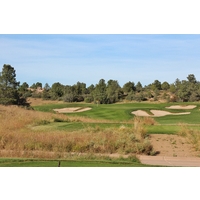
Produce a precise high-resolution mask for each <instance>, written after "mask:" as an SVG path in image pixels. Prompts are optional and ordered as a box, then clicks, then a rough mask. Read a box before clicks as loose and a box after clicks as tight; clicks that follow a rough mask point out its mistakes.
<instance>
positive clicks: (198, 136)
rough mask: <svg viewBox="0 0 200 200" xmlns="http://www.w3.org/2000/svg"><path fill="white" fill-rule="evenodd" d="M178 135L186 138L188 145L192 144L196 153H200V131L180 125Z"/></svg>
mask: <svg viewBox="0 0 200 200" xmlns="http://www.w3.org/2000/svg"><path fill="white" fill-rule="evenodd" d="M179 127H180V130H179V131H178V133H177V134H178V135H179V136H182V137H185V138H186V139H187V141H188V143H190V144H192V145H193V147H194V149H195V150H196V151H200V131H199V130H194V129H190V128H189V127H188V125H187V124H179Z"/></svg>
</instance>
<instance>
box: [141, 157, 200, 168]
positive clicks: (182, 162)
mask: <svg viewBox="0 0 200 200" xmlns="http://www.w3.org/2000/svg"><path fill="white" fill-rule="evenodd" d="M138 158H139V159H140V161H141V163H142V164H149V165H162V166H172V167H173V166H174V167H175V166H176V167H200V158H194V157H168V156H143V155H140V156H138Z"/></svg>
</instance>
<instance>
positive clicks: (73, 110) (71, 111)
mask: <svg viewBox="0 0 200 200" xmlns="http://www.w3.org/2000/svg"><path fill="white" fill-rule="evenodd" d="M53 110H54V111H55V112H58V113H74V112H76V113H77V112H84V111H87V110H91V108H81V107H75V108H61V109H53Z"/></svg>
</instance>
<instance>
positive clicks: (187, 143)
mask: <svg viewBox="0 0 200 200" xmlns="http://www.w3.org/2000/svg"><path fill="white" fill-rule="evenodd" d="M29 102H30V104H31V106H32V108H33V110H26V109H24V108H20V107H17V106H0V124H1V126H0V156H1V158H2V159H1V160H0V163H1V164H0V166H12V163H15V164H13V165H14V166H16V165H17V164H16V163H20V164H19V166H27V165H29V164H27V163H29V162H30V160H31V159H33V160H34V159H36V160H38V159H42V161H41V162H43V164H42V165H45V164H44V163H48V162H50V161H49V160H52V162H54V164H55V163H56V164H55V165H56V166H57V161H58V160H62V163H63V164H64V163H66V162H65V160H68V162H67V163H68V164H64V165H63V166H69V165H70V164H69V163H74V162H75V163H76V164H74V166H77V165H78V166H93V165H95V166H124V165H125V166H143V165H142V164H141V163H140V161H139V160H138V159H137V155H140V154H145V155H149V156H159V155H167V156H175V157H178V156H181V157H183V156H186V157H187V156H193V157H197V156H199V155H200V121H199V117H200V103H198V102H195V103H156V102H154V103H149V102H146V103H144V102H141V103H136V102H135V103H116V104H106V105H105V104H100V105H99V104H93V103H92V104H90V103H64V102H62V101H44V100H41V99H33V98H31V99H29ZM59 111H61V112H59ZM64 111H65V112H64ZM139 111H140V112H139ZM155 111H157V114H158V113H159V115H160V116H155V113H156V112H155ZM162 112H163V113H165V114H167V115H164V114H163V113H162ZM139 113H140V114H139ZM141 113H143V114H144V113H146V116H144V115H141ZM6 158H9V159H14V161H16V159H17V162H11V164H9V163H10V161H8V160H7V159H6ZM18 159H19V160H20V159H21V160H20V161H23V162H18ZM24 159H29V160H25V161H26V162H25V161H24ZM84 162H86V163H88V164H83V163H84ZM91 162H92V163H93V164H91ZM22 163H23V164H24V165H23V164H22ZM36 163H37V162H36ZM81 163H82V164H81ZM100 163H101V164H100ZM102 163H104V164H102ZM116 163H118V164H116ZM54 164H46V166H52V165H54ZM35 165H37V164H35ZM38 165H39V164H38ZM72 165H73V164H72Z"/></svg>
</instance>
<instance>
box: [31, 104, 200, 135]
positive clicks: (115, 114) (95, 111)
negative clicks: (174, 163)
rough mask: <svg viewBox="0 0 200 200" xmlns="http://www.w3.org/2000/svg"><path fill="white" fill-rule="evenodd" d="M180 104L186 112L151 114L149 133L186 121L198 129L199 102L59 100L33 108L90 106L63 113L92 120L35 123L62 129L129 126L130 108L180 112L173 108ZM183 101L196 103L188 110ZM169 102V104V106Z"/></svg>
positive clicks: (172, 130) (174, 128) (173, 128)
mask: <svg viewBox="0 0 200 200" xmlns="http://www.w3.org/2000/svg"><path fill="white" fill-rule="evenodd" d="M178 105H181V106H182V107H183V108H182V109H181V113H184V112H185V113H187V112H188V111H189V112H190V114H187V115H167V116H161V117H154V118H153V119H154V120H155V121H156V123H155V124H154V125H153V126H146V129H147V131H148V133H149V134H151V133H159V134H160V133H163V134H164V133H165V134H175V133H176V132H177V131H179V128H180V126H179V125H180V124H187V125H188V127H190V128H192V129H197V130H200V120H199V119H200V110H199V106H200V104H199V103H144V102H141V103H117V104H106V105H105V104H101V105H98V106H97V105H96V104H86V103H63V104H47V105H41V106H34V109H35V110H37V111H43V112H54V111H53V109H61V108H70V107H73V108H74V107H81V108H84V107H90V108H91V110H88V111H85V112H80V113H67V114H65V115H67V116H74V117H75V116H79V117H86V118H88V119H94V120H96V123H89V122H87V123H77V122H74V123H66V122H63V123H51V124H47V125H44V126H41V127H36V129H43V130H45V129H49V128H53V129H57V128H58V129H64V130H69V131H72V130H78V129H83V128H85V127H97V126H99V127H101V128H109V127H118V128H119V127H120V126H121V125H125V126H128V127H130V126H131V123H132V122H133V119H134V116H135V115H133V114H131V113H132V112H133V111H137V110H143V111H145V112H147V113H151V110H163V111H168V112H171V113H174V114H176V113H180V109H175V108H176V107H173V106H178ZM187 105H194V106H196V107H195V108H193V109H190V110H188V109H187ZM170 106H172V108H171V109H170ZM184 106H185V109H184ZM102 120H107V121H106V122H102Z"/></svg>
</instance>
